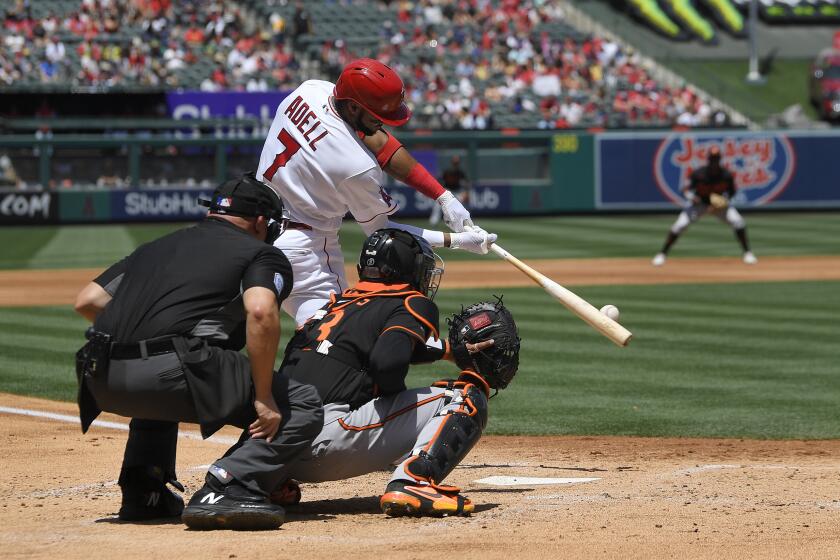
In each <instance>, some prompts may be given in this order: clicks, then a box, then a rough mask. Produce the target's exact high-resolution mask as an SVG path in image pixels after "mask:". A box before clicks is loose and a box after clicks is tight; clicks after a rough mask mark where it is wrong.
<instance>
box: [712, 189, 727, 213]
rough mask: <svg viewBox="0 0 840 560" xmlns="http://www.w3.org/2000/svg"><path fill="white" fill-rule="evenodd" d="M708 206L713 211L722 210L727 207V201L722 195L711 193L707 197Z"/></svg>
mask: <svg viewBox="0 0 840 560" xmlns="http://www.w3.org/2000/svg"><path fill="white" fill-rule="evenodd" d="M709 205H710V206H711V207H712V208H714V209H715V210H723V209H724V208H726V207H727V206H729V199H728V198H726V197H725V196H723V195H722V194H718V193H712V194H710V195H709Z"/></svg>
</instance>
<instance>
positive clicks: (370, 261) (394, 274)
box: [357, 228, 443, 299]
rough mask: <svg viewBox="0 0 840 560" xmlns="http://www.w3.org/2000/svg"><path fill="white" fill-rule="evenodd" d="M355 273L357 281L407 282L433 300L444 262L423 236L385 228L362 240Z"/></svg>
mask: <svg viewBox="0 0 840 560" xmlns="http://www.w3.org/2000/svg"><path fill="white" fill-rule="evenodd" d="M357 270H358V271H359V280H369V281H373V282H384V283H387V284H396V283H406V284H409V285H411V286H412V287H413V288H414V289H416V290H417V291H419V292H420V293H422V294H424V295H426V297H428V298H429V299H433V298H434V297H435V292H437V288H438V284H439V283H440V276H441V274H443V260H441V258H440V257H438V256H437V255H436V254H435V252H434V251H432V247H431V245H429V243H428V242H427V241H426V240H425V239H423V238H422V237H417V236H414V235H412V234H410V233H408V232H407V231H403V230H400V229H393V228H386V229H380V230H377V231H375V232H373V233H372V234H371V235H370V237H368V238H367V239H366V240H365V244H364V246H363V247H362V252H361V254H360V255H359V265H358V268H357Z"/></svg>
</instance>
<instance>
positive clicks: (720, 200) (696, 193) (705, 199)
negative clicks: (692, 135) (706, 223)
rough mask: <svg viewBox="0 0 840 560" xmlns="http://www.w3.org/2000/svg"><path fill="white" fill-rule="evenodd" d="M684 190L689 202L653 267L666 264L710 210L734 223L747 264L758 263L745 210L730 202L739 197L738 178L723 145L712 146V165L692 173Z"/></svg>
mask: <svg viewBox="0 0 840 560" xmlns="http://www.w3.org/2000/svg"><path fill="white" fill-rule="evenodd" d="M683 192H685V194H686V198H687V199H688V205H687V206H686V207H685V208H684V209H683V211H682V212H680V215H679V216H678V217H677V221H675V222H674V224H673V225H672V226H671V230H670V231H669V232H668V237H667V238H666V239H665V244H664V245H663V246H662V250H661V251H659V252H658V253H657V254H656V256H654V257H653V261H652V264H653V266H662V265H663V264H665V259H666V258H667V256H668V251H670V250H671V247H672V246H673V245H674V243H676V242H677V239H679V237H680V235H681V234H682V232H684V231H685V230H686V229H687V228H688V226H690V225H691V224H693V223H694V222H696V221H697V220H699V219H700V218H701V217H702V216H703V215H705V214H706V213H708V212H711V213H712V214H714V215H715V216H717V218H718V219H719V220H721V221H724V222H726V223H728V224H729V225H730V226H732V229H733V230H734V231H735V237H737V238H738V242H739V243H740V244H741V249H742V250H743V252H744V256H743V259H744V263H745V264H756V263H757V262H758V259H756V258H755V255H754V254H753V253H752V251H750V244H749V242H748V241H747V224H746V223H745V222H744V218H743V217H742V216H741V213H740V212H738V210H736V209H735V208H734V207H732V206H731V205H730V203H729V202H730V200H732V197H734V196H735V178H734V177H733V176H732V173H730V171H729V170H728V169H726V168H725V167H723V166H722V165H721V163H720V148H719V147H717V146H712V147H711V148H709V156H708V165H706V166H705V167H701V168H700V169H697V170H696V171H694V173H692V174H691V179H690V182H689V185H688V186H687V187H686V188H684V189H683Z"/></svg>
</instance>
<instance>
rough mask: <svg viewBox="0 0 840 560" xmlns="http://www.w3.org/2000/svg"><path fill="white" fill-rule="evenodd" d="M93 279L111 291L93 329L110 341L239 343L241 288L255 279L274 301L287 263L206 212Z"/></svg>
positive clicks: (285, 288) (284, 290)
mask: <svg viewBox="0 0 840 560" xmlns="http://www.w3.org/2000/svg"><path fill="white" fill-rule="evenodd" d="M94 281H95V282H96V283H97V284H99V285H100V286H102V288H104V289H105V291H106V292H108V294H110V295H111V296H112V297H113V299H112V300H111V301H110V302H109V303H108V305H106V306H105V309H104V310H103V311H102V313H100V314H99V316H98V317H97V318H96V322H95V323H94V328H95V329H96V330H98V331H101V332H104V333H108V334H110V335H111V337H112V340H114V341H116V342H120V343H131V342H139V341H141V340H147V339H150V338H156V337H160V336H166V335H187V336H198V337H201V338H204V339H206V340H207V341H208V342H209V343H210V344H212V345H214V346H219V347H222V348H227V349H231V350H241V349H242V348H243V347H244V346H245V307H244V305H243V302H242V294H243V293H244V292H245V290H247V289H248V288H252V287H255V286H260V287H263V288H268V289H270V290H272V291H274V293H275V294H276V295H277V301H278V303H279V302H281V301H282V300H283V299H285V298H286V297H287V296H288V295H289V292H290V291H291V289H292V267H291V265H290V264H289V261H288V259H286V256H285V255H283V253H282V251H280V250H279V249H276V248H275V247H273V246H271V245H269V244H267V243H265V242H263V241H260V240H259V239H256V238H254V237H252V236H251V235H249V234H248V233H247V232H246V231H244V230H242V229H240V228H239V227H237V226H235V225H234V224H231V223H229V222H227V221H225V220H222V219H217V218H212V217H210V218H206V219H205V220H204V221H202V222H201V223H199V224H198V225H196V226H194V227H190V228H186V229H182V230H180V231H176V232H173V233H170V234H169V235H166V236H164V237H161V238H160V239H157V240H155V241H152V242H150V243H147V244H145V245H142V246H140V247H139V248H137V250H135V251H134V252H133V253H132V254H131V255H129V256H128V257H126V258H124V259H123V260H121V261H120V262H118V263H116V264H114V265H113V266H111V267H110V268H109V269H108V270H106V271H105V272H103V273H102V274H101V275H100V276H99V277H97V278H96V279H95V280H94ZM118 288H119V289H118Z"/></svg>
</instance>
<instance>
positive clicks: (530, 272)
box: [490, 243, 633, 346]
mask: <svg viewBox="0 0 840 560" xmlns="http://www.w3.org/2000/svg"><path fill="white" fill-rule="evenodd" d="M490 250H491V251H493V252H494V253H496V254H497V255H499V256H500V257H502V258H503V259H504V260H506V261H507V262H509V263H510V264H512V265H513V266H515V267H516V268H518V269H519V270H521V271H522V272H524V273H525V275H526V276H528V277H529V278H530V279H531V280H533V281H534V282H536V283H537V284H539V285H540V286H542V288H543V289H544V290H545V291H546V292H548V293H549V294H550V295H552V296H554V298H555V299H556V300H557V301H559V302H560V303H562V304H563V305H565V306H566V307H567V308H568V309H569V310H570V311H571V312H572V313H574V314H575V315H577V316H578V317H580V318H581V319H583V320H584V321H586V322H587V323H589V325H590V326H591V327H592V328H593V329H595V330H597V331H598V332H600V333H601V334H603V335H604V336H606V337H607V338H609V339H610V340H612V341H613V342H615V343H616V344H617V345H619V346H627V344H628V343H629V342H630V338H632V336H633V333H631V332H630V331H628V330H627V329H625V328H624V327H622V326H621V325H620V324H618V323H616V322H615V321H613V320H612V319H610V318H609V317H607V316H606V315H604V314H603V313H601V312H600V311H598V310H597V309H595V307H593V306H592V304H590V303H589V302H588V301H586V300H585V299H583V298H582V297H580V296H579V295H577V294H575V293H574V292H572V291H570V290H568V289H566V288H564V287H563V286H561V285H560V284H558V283H557V282H555V281H554V280H552V279H551V278H549V277H547V276H546V275H545V274H542V273H540V272H538V271H536V270H534V269H533V268H531V267H530V266H528V265H527V264H525V263H524V262H522V261H520V260H519V259H517V258H516V257H514V256H513V255H511V254H510V253H508V252H507V251H505V250H504V249H502V248H501V247H500V246H498V245H496V244H495V243H493V244H492V245H490Z"/></svg>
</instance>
